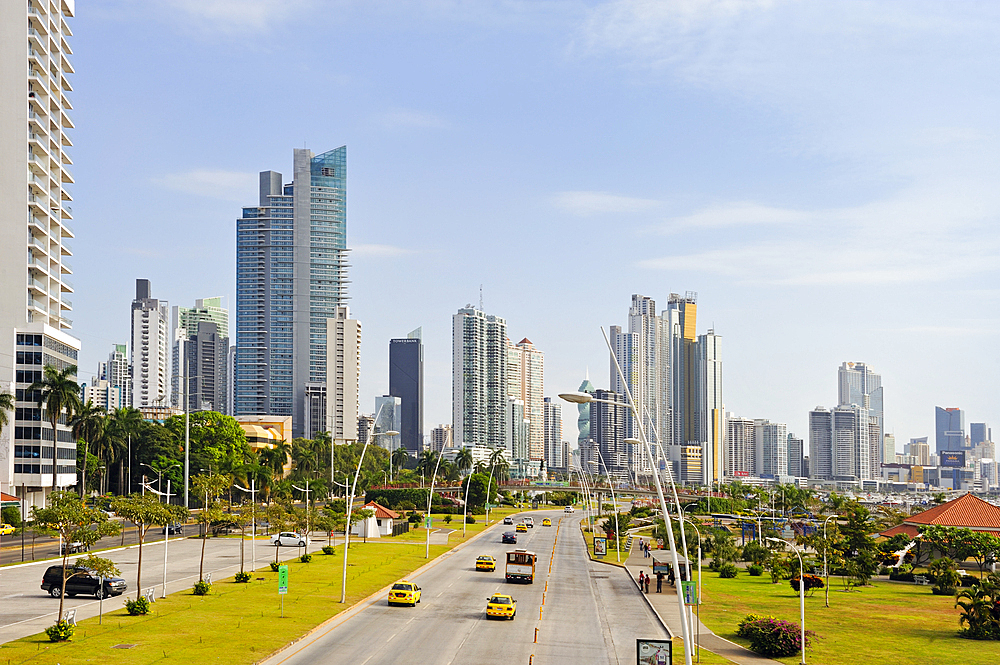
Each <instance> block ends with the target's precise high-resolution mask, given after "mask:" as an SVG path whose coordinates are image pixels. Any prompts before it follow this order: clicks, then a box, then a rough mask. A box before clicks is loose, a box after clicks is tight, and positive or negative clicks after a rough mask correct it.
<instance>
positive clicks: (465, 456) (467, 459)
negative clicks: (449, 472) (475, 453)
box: [455, 446, 473, 473]
mask: <svg viewBox="0 0 1000 665" xmlns="http://www.w3.org/2000/svg"><path fill="white" fill-rule="evenodd" d="M472 463H473V459H472V451H471V450H469V449H468V448H467V447H465V446H462V449H461V450H459V451H458V453H457V454H456V455H455V466H457V467H458V470H459V471H461V472H462V473H468V471H469V469H471V468H472Z"/></svg>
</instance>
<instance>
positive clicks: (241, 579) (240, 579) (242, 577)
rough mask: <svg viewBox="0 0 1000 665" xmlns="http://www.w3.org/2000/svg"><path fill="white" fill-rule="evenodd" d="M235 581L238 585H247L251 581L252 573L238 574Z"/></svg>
mask: <svg viewBox="0 0 1000 665" xmlns="http://www.w3.org/2000/svg"><path fill="white" fill-rule="evenodd" d="M234 579H235V580H236V583H237V584H246V583H247V582H249V581H250V573H247V572H242V573H236V575H235V576H234Z"/></svg>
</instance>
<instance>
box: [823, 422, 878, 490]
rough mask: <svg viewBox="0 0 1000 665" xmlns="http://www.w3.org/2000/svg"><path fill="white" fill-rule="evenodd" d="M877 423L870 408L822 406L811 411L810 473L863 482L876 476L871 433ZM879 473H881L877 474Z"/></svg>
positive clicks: (826, 477) (828, 477) (843, 480)
mask: <svg viewBox="0 0 1000 665" xmlns="http://www.w3.org/2000/svg"><path fill="white" fill-rule="evenodd" d="M874 425H875V422H874V419H873V418H872V417H871V416H870V415H869V413H868V409H864V408H862V407H859V406H855V405H850V406H838V407H837V408H835V409H833V410H827V409H825V408H823V407H821V406H818V407H816V408H815V409H814V410H812V411H810V412H809V477H810V478H817V479H820V480H837V481H842V482H852V483H859V482H861V481H864V480H872V479H873V476H872V475H871V468H872V466H871V458H870V454H871V446H870V436H871V434H872V432H873V429H874V430H875V431H877V428H873V426H874ZM876 477H877V476H876Z"/></svg>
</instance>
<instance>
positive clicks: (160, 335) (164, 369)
mask: <svg viewBox="0 0 1000 665" xmlns="http://www.w3.org/2000/svg"><path fill="white" fill-rule="evenodd" d="M169 340H170V305H169V304H167V301H166V300H157V299H156V298H153V297H152V292H151V291H150V285H149V280H148V279H137V280H135V300H133V301H132V406H134V407H136V408H139V407H142V406H167V397H168V396H169V386H168V382H169V377H170V343H169Z"/></svg>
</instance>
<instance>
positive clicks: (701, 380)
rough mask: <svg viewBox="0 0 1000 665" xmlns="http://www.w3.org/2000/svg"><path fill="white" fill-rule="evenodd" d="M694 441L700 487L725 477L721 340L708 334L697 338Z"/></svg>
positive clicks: (724, 421) (724, 410)
mask: <svg viewBox="0 0 1000 665" xmlns="http://www.w3.org/2000/svg"><path fill="white" fill-rule="evenodd" d="M696 377H697V381H696V389H697V395H696V399H697V402H696V405H695V440H696V441H698V442H699V443H701V447H702V452H701V462H702V480H701V482H702V484H704V485H710V484H711V483H712V481H714V480H722V479H723V477H724V476H725V475H726V466H725V440H726V407H725V404H724V403H723V401H722V337H720V336H719V335H716V334H715V331H714V330H709V331H708V332H707V333H706V334H704V335H699V336H698V363H697V365H696Z"/></svg>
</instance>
